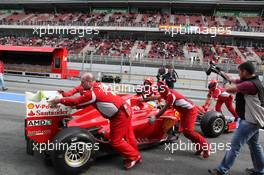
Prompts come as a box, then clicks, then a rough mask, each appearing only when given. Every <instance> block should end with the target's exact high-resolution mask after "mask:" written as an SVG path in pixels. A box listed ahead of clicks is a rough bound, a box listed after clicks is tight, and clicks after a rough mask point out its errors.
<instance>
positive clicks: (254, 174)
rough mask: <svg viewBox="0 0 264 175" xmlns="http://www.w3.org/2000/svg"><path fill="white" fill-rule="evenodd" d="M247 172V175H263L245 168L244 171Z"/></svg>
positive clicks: (263, 174) (252, 169)
mask: <svg viewBox="0 0 264 175" xmlns="http://www.w3.org/2000/svg"><path fill="white" fill-rule="evenodd" d="M245 171H246V172H247V174H249V175H264V173H258V172H256V171H255V170H254V168H247V169H246V170H245Z"/></svg>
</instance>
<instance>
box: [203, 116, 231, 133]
mask: <svg viewBox="0 0 264 175" xmlns="http://www.w3.org/2000/svg"><path fill="white" fill-rule="evenodd" d="M225 127H226V120H225V117H224V116H223V114H222V113H219V112H216V111H210V112H206V113H205V115H204V116H203V117H202V118H201V130H202V132H203V134H204V135H205V136H206V137H211V138H216V137H218V136H220V135H221V134H222V133H223V132H224V131H225Z"/></svg>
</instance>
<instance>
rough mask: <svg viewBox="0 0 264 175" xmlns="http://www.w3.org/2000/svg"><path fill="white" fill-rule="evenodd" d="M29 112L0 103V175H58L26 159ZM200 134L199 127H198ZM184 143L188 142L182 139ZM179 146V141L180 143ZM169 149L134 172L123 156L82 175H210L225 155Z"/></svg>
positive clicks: (147, 153)
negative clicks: (124, 165)
mask: <svg viewBox="0 0 264 175" xmlns="http://www.w3.org/2000/svg"><path fill="white" fill-rule="evenodd" d="M7 85H8V87H9V92H15V93H23V92H24V91H25V90H31V91H34V90H39V89H45V90H56V89H57V87H54V86H50V87H49V86H41V85H29V84H20V83H8V84H7ZM24 116H25V109H24V104H22V103H12V102H4V101H0V175H37V174H38V175H56V174H57V173H56V172H55V171H54V168H53V167H52V166H49V165H46V164H45V163H44V161H43V158H42V156H41V155H38V154H35V156H33V157H32V156H29V155H26V151H25V149H26V146H25V140H24V133H23V132H24V130H23V128H24ZM197 130H199V127H197ZM263 136H264V132H263V131H262V132H261V134H260V139H261V144H262V146H264V137H263ZM231 138H232V133H229V134H224V135H222V136H220V137H219V138H216V139H208V141H209V142H210V143H218V144H219V143H224V144H226V143H228V142H230V139H231ZM180 140H181V142H185V143H187V140H186V139H184V138H183V136H181V137H180ZM177 143H178V144H179V141H178V142H177ZM165 148H166V147H165V145H160V146H158V147H154V148H152V149H147V150H142V151H141V153H142V157H143V163H142V164H140V165H139V166H137V167H135V168H134V169H132V170H129V171H126V170H123V168H122V158H121V157H120V156H116V155H115V156H106V157H103V158H100V159H99V160H96V161H95V162H94V164H93V165H92V166H91V168H90V169H88V170H87V171H86V172H84V173H83V174H82V175H89V174H105V175H111V174H113V175H116V174H124V175H137V174H140V175H150V174H157V175H160V174H164V175H165V174H166V175H167V174H174V175H206V174H208V173H207V169H209V168H214V167H215V166H217V165H218V164H219V163H220V161H221V160H222V158H223V156H224V151H217V153H216V154H212V155H211V157H210V158H209V159H206V160H205V159H202V158H201V157H197V156H194V155H193V152H192V151H180V150H177V151H175V152H174V153H173V154H172V153H170V151H169V150H168V149H166V150H165ZM251 166H252V165H251V158H250V153H249V150H248V147H247V146H245V147H244V149H243V150H242V153H241V154H240V156H239V158H238V159H237V161H236V163H235V165H234V167H233V168H232V171H231V173H232V174H233V175H243V174H246V173H244V169H245V168H247V167H251Z"/></svg>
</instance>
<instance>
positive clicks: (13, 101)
mask: <svg viewBox="0 0 264 175" xmlns="http://www.w3.org/2000/svg"><path fill="white" fill-rule="evenodd" d="M1 101H6V102H12V103H21V104H24V103H25V102H23V101H15V100H5V99H0V102H1Z"/></svg>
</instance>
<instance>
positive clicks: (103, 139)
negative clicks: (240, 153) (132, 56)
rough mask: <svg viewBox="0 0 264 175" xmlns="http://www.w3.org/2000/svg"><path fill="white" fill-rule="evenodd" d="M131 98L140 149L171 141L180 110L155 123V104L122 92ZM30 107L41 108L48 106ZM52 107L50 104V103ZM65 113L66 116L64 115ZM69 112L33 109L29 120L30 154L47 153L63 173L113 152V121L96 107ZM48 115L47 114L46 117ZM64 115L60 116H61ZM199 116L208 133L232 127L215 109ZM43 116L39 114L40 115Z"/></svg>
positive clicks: (71, 171) (72, 171)
mask: <svg viewBox="0 0 264 175" xmlns="http://www.w3.org/2000/svg"><path fill="white" fill-rule="evenodd" d="M119 95H120V96H122V98H124V99H126V100H128V101H129V102H130V104H131V107H132V110H133V116H132V125H133V128H134V132H135V136H136V139H137V142H138V145H139V148H142V147H145V146H150V145H153V144H158V143H161V142H164V141H170V140H169V138H172V137H170V136H171V135H174V134H175V133H176V132H177V129H175V128H176V127H174V126H175V125H177V123H178V121H179V115H180V114H179V113H178V112H177V111H175V110H174V109H168V110H167V111H166V112H165V113H164V114H163V116H162V117H160V118H159V119H158V120H157V121H156V122H155V123H154V124H153V125H151V124H150V123H149V117H150V116H153V115H155V114H156V113H157V112H158V111H159V109H158V108H157V107H153V106H152V105H151V103H146V102H142V103H141V104H137V99H138V97H139V96H138V95H132V94H119ZM27 107H28V108H30V109H34V108H36V107H38V108H41V107H44V108H45V105H44V106H43V105H39V106H36V105H35V107H34V104H32V103H31V104H28V105H27ZM46 108H49V106H46ZM64 113H65V115H63V114H64ZM66 113H67V111H66V112H65V111H63V110H59V109H58V110H57V112H53V113H52V112H48V113H45V112H42V113H41V110H39V111H38V112H37V114H36V111H35V112H33V111H30V112H29V113H28V115H27V116H28V117H27V118H26V119H25V137H26V142H27V153H28V154H30V155H33V154H34V152H35V151H38V152H40V153H44V154H45V155H47V157H49V158H50V159H51V160H52V163H53V164H54V167H55V168H57V169H58V170H59V171H60V172H62V173H63V174H76V173H79V172H81V171H82V170H84V169H86V168H88V167H89V166H90V164H91V162H92V161H93V160H94V159H95V158H96V157H98V156H101V155H104V154H109V153H113V149H112V148H111V147H110V145H109V144H108V142H109V133H110V132H109V121H108V120H107V119H105V118H103V117H102V115H101V114H100V113H99V112H98V111H97V110H96V109H95V108H94V107H93V106H88V107H86V108H84V109H82V110H79V111H77V112H75V113H73V114H71V115H66ZM45 114H47V115H46V116H45ZM59 114H60V115H59ZM201 114H202V115H201V116H199V117H198V121H199V120H201V128H202V130H203V131H204V133H205V135H207V136H210V137H217V136H219V135H221V134H222V133H223V131H224V130H230V128H228V125H226V124H227V122H226V121H225V119H224V117H223V115H222V114H220V113H217V112H214V111H211V112H209V113H206V114H205V115H203V113H201ZM38 115H39V116H38Z"/></svg>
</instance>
